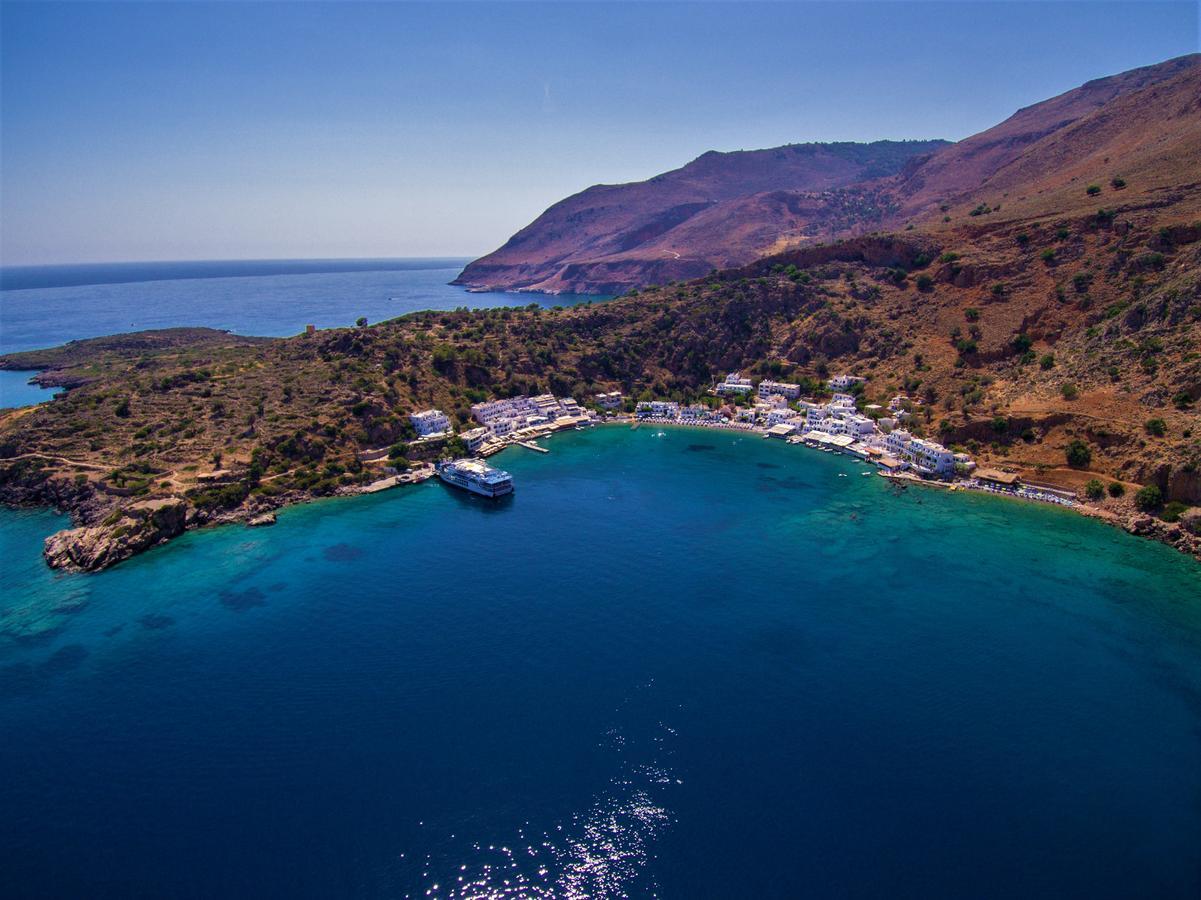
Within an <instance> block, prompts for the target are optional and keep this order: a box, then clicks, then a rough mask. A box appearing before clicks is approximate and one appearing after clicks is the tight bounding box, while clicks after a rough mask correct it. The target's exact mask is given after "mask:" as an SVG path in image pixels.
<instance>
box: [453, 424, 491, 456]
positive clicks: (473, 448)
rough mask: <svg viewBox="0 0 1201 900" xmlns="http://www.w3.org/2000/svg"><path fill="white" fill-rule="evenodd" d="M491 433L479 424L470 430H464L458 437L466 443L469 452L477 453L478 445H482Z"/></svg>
mask: <svg viewBox="0 0 1201 900" xmlns="http://www.w3.org/2000/svg"><path fill="white" fill-rule="evenodd" d="M491 435H492V432H490V431H489V430H488V429H487V428H485V427H484V426H482V425H481V426H480V427H479V428H472V429H471V430H470V431H464V432H463V433H462V434H461V435H459V437H461V438H462V439H463V443H464V444H466V445H467V450H468V451H469V452H470V453H477V452H479V449H480V447H482V446H484V444H485V443H486V442H487V440H488V438H489V437H491Z"/></svg>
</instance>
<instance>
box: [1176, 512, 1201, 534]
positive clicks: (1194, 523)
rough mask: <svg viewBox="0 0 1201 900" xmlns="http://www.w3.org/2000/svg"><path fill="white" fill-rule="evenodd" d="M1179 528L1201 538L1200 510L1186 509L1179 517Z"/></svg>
mask: <svg viewBox="0 0 1201 900" xmlns="http://www.w3.org/2000/svg"><path fill="white" fill-rule="evenodd" d="M1180 527H1181V528H1183V529H1184V530H1185V531H1187V532H1188V533H1189V534H1195V535H1197V536H1198V537H1201V509H1186V510H1185V511H1184V512H1183V513H1182V514H1181V515H1180Z"/></svg>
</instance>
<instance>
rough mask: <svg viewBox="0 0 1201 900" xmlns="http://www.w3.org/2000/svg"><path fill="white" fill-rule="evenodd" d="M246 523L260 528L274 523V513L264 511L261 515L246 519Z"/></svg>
mask: <svg viewBox="0 0 1201 900" xmlns="http://www.w3.org/2000/svg"><path fill="white" fill-rule="evenodd" d="M246 524H247V525H249V526H250V527H251V528H262V527H263V526H265V525H274V524H275V513H273V512H266V513H263V514H261V515H258V516H255V517H254V518H252V519H247V520H246Z"/></svg>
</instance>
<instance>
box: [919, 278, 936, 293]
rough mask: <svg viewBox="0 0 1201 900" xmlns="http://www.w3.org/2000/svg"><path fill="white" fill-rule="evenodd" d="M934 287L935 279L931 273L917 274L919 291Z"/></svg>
mask: <svg viewBox="0 0 1201 900" xmlns="http://www.w3.org/2000/svg"><path fill="white" fill-rule="evenodd" d="M932 287H934V279H933V278H931V277H930V276H929V275H919V276H917V289H918V290H919V291H928V290H930V288H932Z"/></svg>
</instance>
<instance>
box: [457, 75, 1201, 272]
mask: <svg viewBox="0 0 1201 900" xmlns="http://www.w3.org/2000/svg"><path fill="white" fill-rule="evenodd" d="M1199 64H1201V55H1199V54H1193V55H1190V56H1184V57H1180V58H1178V59H1174V60H1169V61H1167V62H1164V63H1159V64H1157V65H1154V66H1147V67H1144V68H1140V69H1134V70H1131V71H1129V72H1124V73H1122V74H1119V75H1114V76H1110V77H1107V78H1101V79H1097V80H1095V81H1090V82H1088V83H1087V84H1084V85H1082V86H1081V87H1078V88H1075V89H1074V90H1071V91H1068V92H1066V93H1064V94H1061V95H1059V96H1057V97H1053V98H1051V99H1049V100H1045V101H1043V102H1041V103H1037V104H1034V105H1033V106H1029V107H1026V108H1025V109H1022V110H1019V111H1018V112H1017V113H1015V114H1014V115H1012V116H1010V117H1009V118H1008V119H1006V120H1005V121H1004V122H1002V123H1000V124H999V125H996V126H994V127H993V128H990V129H988V130H987V131H983V132H981V133H979V134H976V135H973V136H972V137H969V138H966V139H964V140H963V141H960V142H959V143H957V144H945V143H944V142H938V141H925V142H905V143H893V142H878V143H875V144H867V145H857V144H804V145H795V146H789V147H779V148H776V149H773V150H758V151H749V152H739V153H712V152H711V153H706V154H704V155H703V156H701V157H699V158H698V159H696V160H694V161H693V162H692V163H689V164H688V165H687V166H684V167H683V168H682V169H678V170H676V171H674V172H669V173H667V174H665V175H660V176H657V177H655V178H652V179H650V180H649V181H645V182H636V183H632V184H626V185H600V186H596V187H592V188H589V189H588V190H586V191H583V192H581V193H580V194H576V195H575V196H573V197H569V198H567V199H566V200H563V201H561V202H560V203H557V204H555V205H554V206H552V207H551V208H550V209H548V210H547V211H546V212H545V213H543V214H542V215H541V216H539V217H538V219H536V220H535V221H534V222H533V223H531V224H530V225H528V226H526V227H525V228H524V229H522V230H521V231H520V232H518V233H517V234H516V235H514V236H513V237H512V238H511V239H510V240H509V241H508V243H506V244H505V245H504V246H503V247H501V248H500V249H499V250H497V251H495V252H494V253H491V254H489V255H487V256H485V257H483V258H481V259H479V260H476V261H475V262H473V263H471V264H470V265H469V266H467V268H466V269H465V270H464V271H463V273H462V274H461V275H460V276H459V278H458V279H457V282H458V283H460V284H465V285H468V286H470V287H474V288H504V289H508V290H532V291H546V292H552V293H554V292H580V293H620V292H622V291H624V290H626V289H628V288H631V287H643V286H645V285H647V284H660V283H664V282H667V281H673V280H678V279H684V278H692V277H697V276H699V275H702V274H704V273H705V272H708V271H710V270H711V269H714V268H725V267H727V266H733V265H743V264H745V263H747V262H750V261H751V260H753V259H756V258H758V257H760V256H763V255H766V254H769V253H773V252H779V251H781V250H785V249H788V248H790V247H796V246H801V245H804V244H806V243H812V242H816V241H820V240H822V239H830V238H837V237H846V236H851V235H854V234H861V233H864V232H866V231H871V230H877V229H881V228H903V227H907V226H908V225H910V224H913V225H915V226H916V227H920V226H930V227H934V228H939V227H940V226H941V225H943V224H945V223H944V222H943V219H944V217H945V216H949V217H950V220H951V222H952V223H955V222H957V221H962V220H963V219H964V217H965V216H968V215H971V214H972V213H973V212H974V213H975V215H976V216H980V215H988V214H992V213H995V212H1000V211H1004V215H1003V216H1001V215H998V216H997V218H1004V219H1006V220H1012V219H1013V218H1014V216H1013V215H1012V214H1011V213H1010V212H1009V211H1008V206H1009V204H1016V203H1020V204H1021V205H1022V206H1021V209H1020V210H1015V212H1020V214H1022V215H1026V216H1029V215H1033V214H1036V213H1037V212H1039V211H1044V212H1050V211H1055V210H1056V209H1057V208H1058V210H1059V211H1062V212H1067V211H1073V212H1078V211H1081V210H1083V209H1086V208H1088V207H1089V206H1090V205H1095V204H1094V201H1093V199H1092V195H1090V194H1088V193H1086V191H1085V187H1086V186H1087V183H1086V182H1082V181H1080V179H1085V178H1089V177H1092V175H1091V174H1090V173H1094V172H1095V171H1097V170H1099V169H1104V170H1106V171H1107V172H1108V173H1112V174H1109V175H1107V176H1106V177H1107V178H1117V179H1119V181H1121V180H1129V181H1130V182H1131V183H1132V184H1133V183H1136V182H1137V184H1138V185H1139V187H1138V188H1137V190H1136V191H1132V192H1131V194H1130V195H1129V196H1127V197H1126V198H1125V199H1127V202H1129V200H1130V198H1131V197H1133V195H1134V194H1135V193H1137V194H1138V195H1139V196H1140V197H1142V198H1143V199H1144V200H1146V201H1147V202H1154V200H1155V198H1156V196H1157V195H1156V193H1155V192H1157V191H1163V190H1171V189H1174V188H1176V187H1178V186H1180V185H1182V184H1187V183H1189V182H1191V181H1192V180H1196V176H1195V174H1194V175H1193V176H1190V175H1189V174H1188V173H1189V172H1190V171H1193V172H1194V173H1195V171H1196V163H1195V160H1196V159H1197V158H1199V153H1198V147H1199V145H1198V142H1197V123H1198V118H1199V117H1198V115H1197V103H1198V102H1199V100H1198V98H1199V91H1198V78H1199V77H1201V75H1199V73H1201V65H1199ZM1127 174H1128V175H1132V176H1135V177H1134V178H1130V179H1126V178H1125V175H1127ZM1057 205H1058V207H1057Z"/></svg>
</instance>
